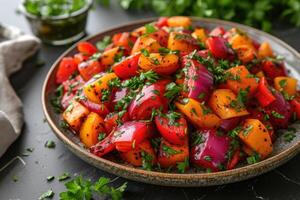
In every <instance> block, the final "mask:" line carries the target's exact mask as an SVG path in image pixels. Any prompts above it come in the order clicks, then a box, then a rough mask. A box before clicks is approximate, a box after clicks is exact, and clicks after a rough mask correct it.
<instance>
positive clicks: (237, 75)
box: [225, 65, 258, 96]
mask: <svg viewBox="0 0 300 200" xmlns="http://www.w3.org/2000/svg"><path fill="white" fill-rule="evenodd" d="M225 74H228V77H227V81H226V86H227V88H228V89H231V90H232V91H233V92H234V93H235V94H238V92H239V91H240V90H241V89H242V90H246V89H247V88H249V95H250V96H251V95H253V94H254V93H255V91H256V89H257V86H258V81H257V79H256V78H255V77H253V76H252V75H251V74H250V72H249V71H248V69H247V68H246V67H245V66H244V65H241V66H237V67H233V68H230V69H228V70H226V71H225Z"/></svg>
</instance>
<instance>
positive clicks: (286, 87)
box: [274, 76, 297, 96]
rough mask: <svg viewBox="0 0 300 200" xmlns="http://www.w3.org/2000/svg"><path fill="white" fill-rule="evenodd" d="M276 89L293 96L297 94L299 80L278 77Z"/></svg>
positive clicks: (275, 81) (275, 82) (275, 79)
mask: <svg viewBox="0 0 300 200" xmlns="http://www.w3.org/2000/svg"><path fill="white" fill-rule="evenodd" d="M274 87H275V89H276V90H278V91H284V92H286V93H287V94H288V95H290V96H293V95H295V94H296V93H297V79H294V78H291V77H287V76H278V77H276V78H274Z"/></svg>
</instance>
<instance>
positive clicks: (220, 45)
mask: <svg viewBox="0 0 300 200" xmlns="http://www.w3.org/2000/svg"><path fill="white" fill-rule="evenodd" d="M227 43H228V42H227V41H226V40H225V39H224V38H222V37H218V36H211V37H209V38H208V39H207V40H206V46H207V47H208V49H209V51H210V52H211V54H212V55H213V56H214V57H216V58H219V59H228V60H233V59H234V57H235V54H234V51H233V49H232V48H230V47H229V46H228V45H227Z"/></svg>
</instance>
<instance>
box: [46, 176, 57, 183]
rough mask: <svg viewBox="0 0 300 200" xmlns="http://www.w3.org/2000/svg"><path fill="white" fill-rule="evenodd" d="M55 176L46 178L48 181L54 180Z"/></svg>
mask: <svg viewBox="0 0 300 200" xmlns="http://www.w3.org/2000/svg"><path fill="white" fill-rule="evenodd" d="M54 178H55V177H54V176H47V178H46V179H47V181H48V182H50V181H53V180H54Z"/></svg>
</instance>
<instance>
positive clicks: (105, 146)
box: [90, 132, 116, 157]
mask: <svg viewBox="0 0 300 200" xmlns="http://www.w3.org/2000/svg"><path fill="white" fill-rule="evenodd" d="M113 138H114V132H111V133H110V134H109V135H108V136H107V137H106V138H104V139H103V140H102V141H100V142H98V143H97V144H95V145H94V146H92V147H90V152H91V153H92V154H95V155H96V156H99V157H102V156H104V155H106V154H108V153H109V152H111V151H113V150H115V148H116V146H115V144H114V143H113Z"/></svg>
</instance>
